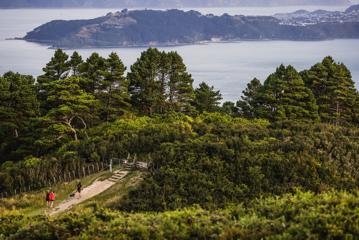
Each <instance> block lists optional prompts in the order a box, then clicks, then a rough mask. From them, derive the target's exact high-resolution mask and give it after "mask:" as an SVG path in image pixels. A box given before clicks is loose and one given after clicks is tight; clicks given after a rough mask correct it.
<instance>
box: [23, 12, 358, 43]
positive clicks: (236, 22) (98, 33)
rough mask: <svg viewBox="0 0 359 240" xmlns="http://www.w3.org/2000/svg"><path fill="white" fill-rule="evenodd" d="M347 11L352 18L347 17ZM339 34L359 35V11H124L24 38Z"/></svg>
mask: <svg viewBox="0 0 359 240" xmlns="http://www.w3.org/2000/svg"><path fill="white" fill-rule="evenodd" d="M347 15H350V17H348V18H345V17H346V16H347ZM322 19H326V18H324V17H323V18H322ZM345 19H347V20H345ZM303 21H304V22H305V21H306V19H304V20H303ZM336 38H359V12H357V11H354V14H353V12H348V13H343V16H341V17H339V18H335V21H325V20H323V21H319V22H316V23H315V24H308V25H303V24H291V23H287V22H286V21H285V20H281V19H277V18H275V17H260V16H258V17H250V16H248V17H246V16H230V15H228V14H225V15H222V16H213V15H201V14H200V13H199V12H196V11H188V12H184V11H181V10H167V11H156V10H137V11H127V10H123V11H122V12H116V13H109V14H107V15H106V16H103V17H99V18H95V19H90V20H74V21H60V20H57V21H52V22H49V23H46V24H44V25H41V26H39V27H37V28H36V29H34V30H33V31H31V32H29V33H28V34H27V35H26V36H25V37H24V39H25V40H27V41H32V42H39V43H46V44H49V45H52V46H53V47H65V48H84V47H85V48H86V47H119V46H120V47H133V46H159V45H181V44H194V43H200V42H205V41H233V40H270V39H272V40H297V41H299V40H325V39H336Z"/></svg>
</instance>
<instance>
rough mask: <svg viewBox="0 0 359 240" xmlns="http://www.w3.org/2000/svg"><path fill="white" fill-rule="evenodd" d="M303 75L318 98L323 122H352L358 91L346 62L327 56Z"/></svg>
mask: <svg viewBox="0 0 359 240" xmlns="http://www.w3.org/2000/svg"><path fill="white" fill-rule="evenodd" d="M301 75H302V76H303V79H304V80H305V83H306V85H307V86H308V87H309V88H310V89H311V90H312V92H313V94H314V96H315V98H316V101H317V104H318V106H319V115H320V118H321V120H322V121H323V122H328V123H332V124H335V125H346V124H350V123H352V121H353V118H354V115H355V113H354V112H353V109H354V108H355V102H356V94H357V92H356V89H355V84H354V81H353V80H352V77H351V74H350V71H349V70H348V69H347V67H346V66H345V65H344V64H339V63H336V62H335V61H334V60H333V58H332V57H326V58H324V59H323V61H322V62H321V63H317V64H316V65H314V66H313V67H311V69H309V70H307V71H303V72H302V73H301Z"/></svg>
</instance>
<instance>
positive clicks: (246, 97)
mask: <svg viewBox="0 0 359 240" xmlns="http://www.w3.org/2000/svg"><path fill="white" fill-rule="evenodd" d="M262 87H263V86H262V84H261V82H260V81H259V80H258V79H257V78H254V79H253V80H252V81H251V82H250V83H248V85H247V88H246V90H244V91H243V96H242V97H241V98H242V100H239V101H238V102H237V107H238V108H239V113H240V115H241V116H243V117H246V118H255V117H256V116H258V113H257V111H258V110H259V108H260V102H259V99H258V98H259V94H260V93H259V91H260V89H261V88H262Z"/></svg>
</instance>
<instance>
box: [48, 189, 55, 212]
mask: <svg viewBox="0 0 359 240" xmlns="http://www.w3.org/2000/svg"><path fill="white" fill-rule="evenodd" d="M49 200H50V208H52V207H54V201H55V193H54V192H53V191H51V192H50V194H49Z"/></svg>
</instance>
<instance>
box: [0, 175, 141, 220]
mask: <svg viewBox="0 0 359 240" xmlns="http://www.w3.org/2000/svg"><path fill="white" fill-rule="evenodd" d="M136 174H138V173H131V175H130V176H128V177H126V180H125V181H121V182H120V184H116V185H114V186H113V187H111V189H109V190H107V191H106V192H105V193H103V194H106V195H104V197H101V196H98V197H96V199H97V200H92V199H91V200H89V201H88V202H86V203H84V204H83V205H86V204H88V203H91V202H94V201H104V200H106V197H107V196H108V197H109V198H111V199H112V200H116V199H119V198H120V196H122V195H123V194H124V193H125V191H120V192H121V194H120V196H116V193H117V192H118V189H121V188H122V182H124V183H125V189H126V188H127V185H126V184H127V183H129V182H130V178H129V177H131V176H133V175H134V176H136ZM111 175H112V174H111V173H109V172H100V173H96V174H93V175H90V176H87V177H85V178H83V179H81V183H82V185H83V186H84V187H86V186H88V185H90V184H91V183H92V182H94V181H95V180H96V179H100V180H104V179H107V178H109V177H110V176H111ZM77 182H78V180H75V181H72V182H69V183H61V184H58V185H56V186H53V187H52V188H51V189H53V190H54V191H55V193H56V202H55V207H56V204H58V203H59V202H61V201H63V200H65V199H67V198H68V197H69V195H70V194H71V193H72V192H73V191H75V189H76V184H77ZM47 189H49V188H46V189H42V190H39V191H35V192H28V193H23V194H20V195H17V196H15V197H11V198H6V199H0V213H1V212H5V211H17V212H18V213H21V214H24V215H26V216H36V215H42V214H46V209H47V208H46V203H45V199H44V198H45V193H46V190H47ZM108 200H109V201H112V200H110V199H108Z"/></svg>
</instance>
